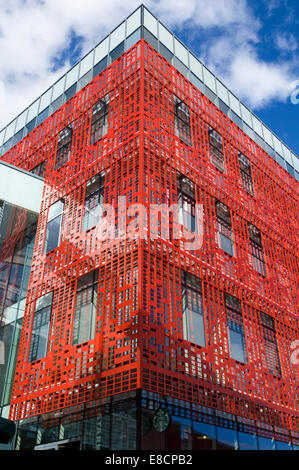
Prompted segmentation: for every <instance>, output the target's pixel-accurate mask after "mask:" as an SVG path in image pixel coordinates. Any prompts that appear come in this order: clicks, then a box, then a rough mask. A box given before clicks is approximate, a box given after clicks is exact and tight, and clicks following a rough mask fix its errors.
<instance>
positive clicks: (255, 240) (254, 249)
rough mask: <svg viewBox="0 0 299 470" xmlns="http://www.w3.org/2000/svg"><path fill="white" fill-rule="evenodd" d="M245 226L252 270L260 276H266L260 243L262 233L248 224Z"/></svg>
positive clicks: (262, 249) (261, 244)
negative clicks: (246, 227)
mask: <svg viewBox="0 0 299 470" xmlns="http://www.w3.org/2000/svg"><path fill="white" fill-rule="evenodd" d="M247 225H248V233H249V244H250V255H251V257H252V264H253V269H254V270H255V271H256V272H257V273H259V274H260V275H261V276H266V263H265V255H264V248H263V243H262V233H261V231H260V230H259V229H258V228H257V227H255V226H254V225H252V224H250V223H249V222H248V224H247Z"/></svg>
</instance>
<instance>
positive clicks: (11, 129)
mask: <svg viewBox="0 0 299 470" xmlns="http://www.w3.org/2000/svg"><path fill="white" fill-rule="evenodd" d="M15 127H16V121H13V122H11V123H10V124H9V125H8V126H7V128H6V134H5V142H7V141H8V139H10V138H11V137H12V136H13V135H14V130H15Z"/></svg>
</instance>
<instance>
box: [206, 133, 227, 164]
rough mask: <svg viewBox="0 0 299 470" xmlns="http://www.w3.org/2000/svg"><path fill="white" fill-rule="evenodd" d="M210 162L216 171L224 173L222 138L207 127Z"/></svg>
mask: <svg viewBox="0 0 299 470" xmlns="http://www.w3.org/2000/svg"><path fill="white" fill-rule="evenodd" d="M209 143H210V160H211V162H212V163H213V165H214V166H215V167H216V168H218V170H220V171H222V172H224V171H225V165H224V155H223V143H222V136H221V135H220V134H219V132H217V131H216V130H215V129H213V128H212V127H210V126H209Z"/></svg>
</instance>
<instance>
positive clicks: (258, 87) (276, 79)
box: [229, 53, 293, 108]
mask: <svg viewBox="0 0 299 470" xmlns="http://www.w3.org/2000/svg"><path fill="white" fill-rule="evenodd" d="M289 77H290V72H289V70H288V65H287V64H280V65H278V64H275V63H266V62H262V61H260V60H258V59H257V58H256V57H255V56H254V55H250V53H248V54H247V55H246V54H239V55H237V56H236V57H235V59H234V61H233V62H232V64H231V69H230V75H229V79H230V83H231V86H232V87H233V89H234V90H236V93H237V94H238V96H239V97H240V98H243V99H245V100H246V101H247V102H248V103H249V105H250V106H252V107H254V108H262V107H264V106H266V105H267V104H269V102H270V101H272V100H278V101H285V100H286V99H287V98H288V97H289V96H290V93H291V91H292V90H293V87H292V81H291V80H290V78H289Z"/></svg>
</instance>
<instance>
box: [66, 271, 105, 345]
mask: <svg viewBox="0 0 299 470" xmlns="http://www.w3.org/2000/svg"><path fill="white" fill-rule="evenodd" d="M98 286H99V269H94V270H93V271H90V272H89V273H87V274H84V275H83V276H81V277H79V278H78V280H77V288H76V295H75V307H74V321H73V332H72V346H78V345H79V344H83V343H86V342H88V341H91V340H92V339H94V337H95V333H96V315H97V302H98ZM84 307H85V308H86V307H87V308H89V312H88V315H87V316H89V319H88V322H89V324H88V331H87V332H86V331H85V335H86V336H85V337H83V339H82V335H84V323H83V327H82V320H84V318H83V316H84V315H85V316H86V312H84V310H83V309H84ZM82 312H83V313H82ZM85 319H86V318H85Z"/></svg>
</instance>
